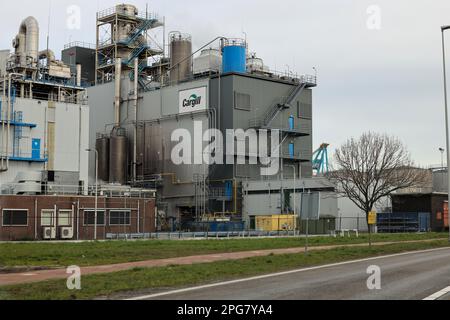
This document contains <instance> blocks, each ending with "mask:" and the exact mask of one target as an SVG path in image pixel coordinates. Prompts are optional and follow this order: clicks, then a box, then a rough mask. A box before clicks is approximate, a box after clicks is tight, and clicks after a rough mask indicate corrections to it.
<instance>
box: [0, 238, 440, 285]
mask: <svg viewBox="0 0 450 320" xmlns="http://www.w3.org/2000/svg"><path fill="white" fill-rule="evenodd" d="M439 240H445V239H430V240H418V241H401V242H378V243H374V244H373V245H374V246H382V245H389V244H396V243H419V242H432V241H439ZM366 246H367V243H362V244H349V245H331V246H314V247H310V248H309V250H310V251H320V250H330V249H337V248H347V247H366ZM304 252H305V249H304V248H303V247H302V248H288V249H271V250H255V251H245V252H232V253H216V254H207V255H198V256H190V257H179V258H170V259H157V260H148V261H140V262H130V263H120V264H113V265H105V266H92V267H83V268H81V274H82V276H85V275H90V274H101V273H110V272H118V271H124V270H130V269H133V268H152V267H165V266H169V265H191V264H197V263H208V262H216V261H224V260H240V259H245V258H252V257H263V256H269V255H271V254H275V255H282V254H296V253H304ZM68 276H69V275H68V274H66V269H52V270H40V271H30V272H25V273H9V274H0V286H6V285H14V284H24V283H32V282H40V281H46V280H54V279H65V278H67V277H68Z"/></svg>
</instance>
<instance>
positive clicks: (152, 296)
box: [126, 248, 450, 301]
mask: <svg viewBox="0 0 450 320" xmlns="http://www.w3.org/2000/svg"><path fill="white" fill-rule="evenodd" d="M449 249H450V248H437V249H430V250H421V251H411V252H403V253H396V254H391V255H387V256H379V257H371V258H365V259H359V260H352V261H345V262H339V263H333V264H327V265H323V266H317V267H310V268H303V269H297V270H291V271H285V272H279V273H272V274H267V275H263V276H256V277H251V278H246V279H238V280H232V281H226V282H219V283H213V284H208V285H204V286H198V287H191V288H186V289H180V290H173V291H167V292H162V293H156V294H151V295H147V296H141V297H135V298H131V299H126V300H130V301H133V300H134V301H136V300H147V299H153V298H158V297H163V296H169V295H173V294H179V293H185V292H189V291H196V290H202V289H208V288H214V287H220V286H226V285H230V284H236V283H242V282H247V281H253V280H260V279H267V278H272V277H279V276H284V275H289V274H294V273H299V272H305V271H312V270H319V269H324V268H331V267H337V266H343V265H348V264H353V263H359V262H366V261H372V260H378V259H386V258H393V257H401V256H405V255H411V254H420V253H427V252H434V251H440V250H449Z"/></svg>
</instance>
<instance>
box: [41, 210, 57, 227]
mask: <svg viewBox="0 0 450 320" xmlns="http://www.w3.org/2000/svg"><path fill="white" fill-rule="evenodd" d="M54 212H55V210H53V209H48V210H47V209H44V210H42V211H41V226H43V227H51V226H54V223H53V217H54Z"/></svg>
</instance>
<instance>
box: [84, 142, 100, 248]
mask: <svg viewBox="0 0 450 320" xmlns="http://www.w3.org/2000/svg"><path fill="white" fill-rule="evenodd" d="M86 151H87V152H95V209H94V240H97V216H98V151H97V149H86Z"/></svg>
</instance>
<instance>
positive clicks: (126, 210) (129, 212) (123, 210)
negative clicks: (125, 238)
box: [108, 209, 131, 227]
mask: <svg viewBox="0 0 450 320" xmlns="http://www.w3.org/2000/svg"><path fill="white" fill-rule="evenodd" d="M114 212H126V213H128V214H129V215H130V219H129V220H130V223H128V224H111V213H114ZM108 217H109V218H108V223H109V226H114V227H117V226H119V227H120V226H131V210H130V209H115V210H109V215H108Z"/></svg>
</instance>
